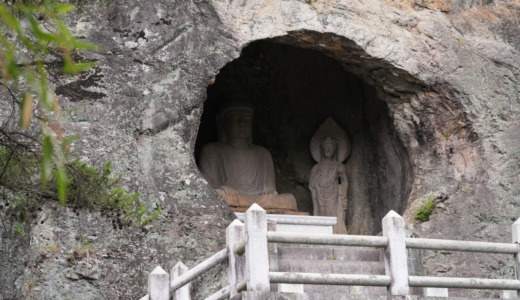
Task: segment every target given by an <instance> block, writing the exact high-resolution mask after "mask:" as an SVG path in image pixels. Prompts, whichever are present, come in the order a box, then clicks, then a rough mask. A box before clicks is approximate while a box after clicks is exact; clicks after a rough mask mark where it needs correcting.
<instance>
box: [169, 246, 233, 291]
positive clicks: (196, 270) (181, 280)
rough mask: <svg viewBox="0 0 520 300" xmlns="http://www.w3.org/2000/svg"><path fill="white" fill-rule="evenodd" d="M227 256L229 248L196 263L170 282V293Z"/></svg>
mask: <svg viewBox="0 0 520 300" xmlns="http://www.w3.org/2000/svg"><path fill="white" fill-rule="evenodd" d="M227 258H228V250H227V248H225V249H222V250H220V251H219V252H217V253H215V254H214V255H212V256H211V257H209V258H208V259H206V260H205V261H203V262H201V263H200V264H198V265H196V266H195V267H193V269H190V270H188V271H186V272H185V273H183V274H182V275H181V276H179V277H177V278H175V279H174V280H172V281H171V282H170V294H172V293H173V292H174V291H176V290H177V289H179V288H181V287H182V286H183V285H185V284H187V283H188V282H190V281H192V280H193V279H195V277H197V276H199V275H201V274H202V273H204V272H206V271H207V270H209V269H211V268H213V267H215V266H216V265H218V264H220V263H221V262H223V261H225V260H226V259H227Z"/></svg>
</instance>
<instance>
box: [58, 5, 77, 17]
mask: <svg viewBox="0 0 520 300" xmlns="http://www.w3.org/2000/svg"><path fill="white" fill-rule="evenodd" d="M73 9H74V5H71V4H63V3H56V4H54V10H55V11H56V12H57V13H58V15H63V14H66V13H69V12H71V11H72V10H73Z"/></svg>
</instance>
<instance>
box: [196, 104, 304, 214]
mask: <svg viewBox="0 0 520 300" xmlns="http://www.w3.org/2000/svg"><path fill="white" fill-rule="evenodd" d="M252 121H253V108H252V107H251V106H250V105H248V104H245V103H241V102H231V103H227V104H226V105H225V106H223V107H222V108H221V110H220V113H219V115H218V116H217V126H218V131H219V141H218V142H214V143H210V144H207V145H204V146H203V147H202V149H201V153H200V161H199V168H200V171H201V173H202V175H203V176H204V178H205V179H206V180H207V181H208V183H209V184H210V185H211V186H212V187H214V188H215V190H216V191H217V192H218V193H219V194H220V195H221V196H222V197H223V198H224V200H226V202H227V203H228V205H229V206H230V207H231V208H232V209H233V210H234V211H245V209H247V208H248V207H249V206H251V204H253V203H257V204H258V205H260V206H262V207H263V208H264V209H266V210H267V211H268V212H277V211H296V210H297V208H296V200H295V198H294V196H293V195H291V194H278V193H277V192H276V186H275V177H274V165H273V160H272V158H271V154H270V153H269V151H268V150H267V149H265V148H264V147H261V146H258V145H254V144H253V143H252V140H253V139H252Z"/></svg>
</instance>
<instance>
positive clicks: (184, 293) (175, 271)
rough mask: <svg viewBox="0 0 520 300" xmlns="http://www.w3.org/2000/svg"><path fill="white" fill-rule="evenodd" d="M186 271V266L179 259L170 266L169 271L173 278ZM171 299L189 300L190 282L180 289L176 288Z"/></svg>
mask: <svg viewBox="0 0 520 300" xmlns="http://www.w3.org/2000/svg"><path fill="white" fill-rule="evenodd" d="M186 271H188V267H186V265H184V264H183V263H182V262H181V261H180V262H178V263H177V264H176V265H175V266H174V267H173V268H172V270H171V271H170V276H171V278H172V280H173V279H175V278H177V277H179V276H181V275H182V274H183V273H184V272H186ZM173 300H191V283H188V284H186V285H185V286H183V287H181V288H180V289H178V290H176V291H175V292H174V294H173Z"/></svg>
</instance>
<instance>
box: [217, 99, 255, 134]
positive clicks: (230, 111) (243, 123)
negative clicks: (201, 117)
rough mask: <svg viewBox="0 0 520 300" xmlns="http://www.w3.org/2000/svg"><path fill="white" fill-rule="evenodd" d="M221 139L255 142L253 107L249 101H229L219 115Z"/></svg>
mask: <svg viewBox="0 0 520 300" xmlns="http://www.w3.org/2000/svg"><path fill="white" fill-rule="evenodd" d="M217 123H218V131H219V140H220V141H223V142H234V141H245V142H247V143H248V144H250V143H252V142H253V131H252V128H253V107H252V106H251V105H250V104H249V103H247V102H236V101H233V102H228V103H226V104H225V105H223V106H222V107H221V109H220V112H219V115H218V116H217Z"/></svg>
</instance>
